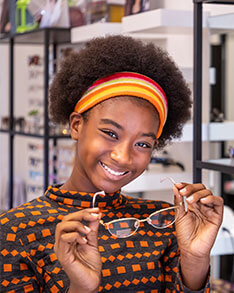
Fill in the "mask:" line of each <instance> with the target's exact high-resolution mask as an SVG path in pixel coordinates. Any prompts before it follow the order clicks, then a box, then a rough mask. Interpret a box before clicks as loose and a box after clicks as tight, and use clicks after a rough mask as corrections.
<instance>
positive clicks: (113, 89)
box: [74, 72, 168, 138]
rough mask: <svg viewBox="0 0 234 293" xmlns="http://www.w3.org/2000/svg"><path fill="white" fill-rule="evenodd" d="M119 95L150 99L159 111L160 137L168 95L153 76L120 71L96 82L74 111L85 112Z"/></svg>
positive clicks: (165, 115)
mask: <svg viewBox="0 0 234 293" xmlns="http://www.w3.org/2000/svg"><path fill="white" fill-rule="evenodd" d="M117 96H134V97H138V98H142V99H145V100H147V101H149V102H150V103H151V104H152V105H153V106H154V107H155V108H156V110H157V111H158V114H159V119H160V124H159V129H158V133H157V138H159V137H160V135H161V133H162V130H163V126H164V124H165V122H166V120H167V114H168V105H167V97H166V94H165V93H164V91H163V89H162V88H161V87H160V86H159V85H158V84H157V83H156V82H155V81H154V80H152V79H151V78H149V77H147V76H145V75H142V74H139V73H135V72H118V73H115V74H112V75H109V76H107V77H104V78H101V79H99V80H97V81H96V82H94V83H93V84H92V86H90V87H89V88H88V90H87V91H86V92H85V93H84V95H83V96H82V97H81V99H80V100H79V101H78V102H77V104H76V106H75V109H74V111H75V112H77V113H80V114H81V113H83V112H85V111H87V110H89V109H90V108H92V107H94V106H95V105H97V104H98V103H101V102H103V101H104V100H107V99H109V98H113V97H117Z"/></svg>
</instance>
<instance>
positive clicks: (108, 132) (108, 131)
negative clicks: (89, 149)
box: [101, 129, 118, 139]
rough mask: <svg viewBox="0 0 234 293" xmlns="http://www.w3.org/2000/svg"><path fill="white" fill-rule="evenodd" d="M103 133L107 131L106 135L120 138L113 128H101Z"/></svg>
mask: <svg viewBox="0 0 234 293" xmlns="http://www.w3.org/2000/svg"><path fill="white" fill-rule="evenodd" d="M101 131H102V132H103V133H105V134H106V135H108V136H110V137H112V138H114V139H118V136H117V134H116V133H115V132H113V131H111V130H103V129H102V130H101Z"/></svg>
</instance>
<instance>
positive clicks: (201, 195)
mask: <svg viewBox="0 0 234 293" xmlns="http://www.w3.org/2000/svg"><path fill="white" fill-rule="evenodd" d="M209 195H211V196H212V192H211V191H210V190H209V189H202V190H200V191H197V192H195V193H193V194H191V195H189V196H188V197H187V198H186V201H187V202H188V203H190V204H193V203H196V202H198V201H199V200H200V199H202V198H204V197H207V196H209Z"/></svg>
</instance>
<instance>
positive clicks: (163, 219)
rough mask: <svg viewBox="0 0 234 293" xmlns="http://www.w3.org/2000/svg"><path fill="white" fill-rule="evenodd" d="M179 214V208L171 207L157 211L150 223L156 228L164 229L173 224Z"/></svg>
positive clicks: (151, 217)
mask: <svg viewBox="0 0 234 293" xmlns="http://www.w3.org/2000/svg"><path fill="white" fill-rule="evenodd" d="M176 216H177V209H176V208H173V207H172V208H170V209H167V210H164V211H161V212H156V213H155V214H153V215H151V216H150V224H151V225H152V226H154V227H156V228H159V229H162V228H166V227H168V226H170V225H172V224H173V223H174V222H175V220H176Z"/></svg>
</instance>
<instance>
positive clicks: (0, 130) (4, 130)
mask: <svg viewBox="0 0 234 293" xmlns="http://www.w3.org/2000/svg"><path fill="white" fill-rule="evenodd" d="M0 133H9V130H7V129H0Z"/></svg>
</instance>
